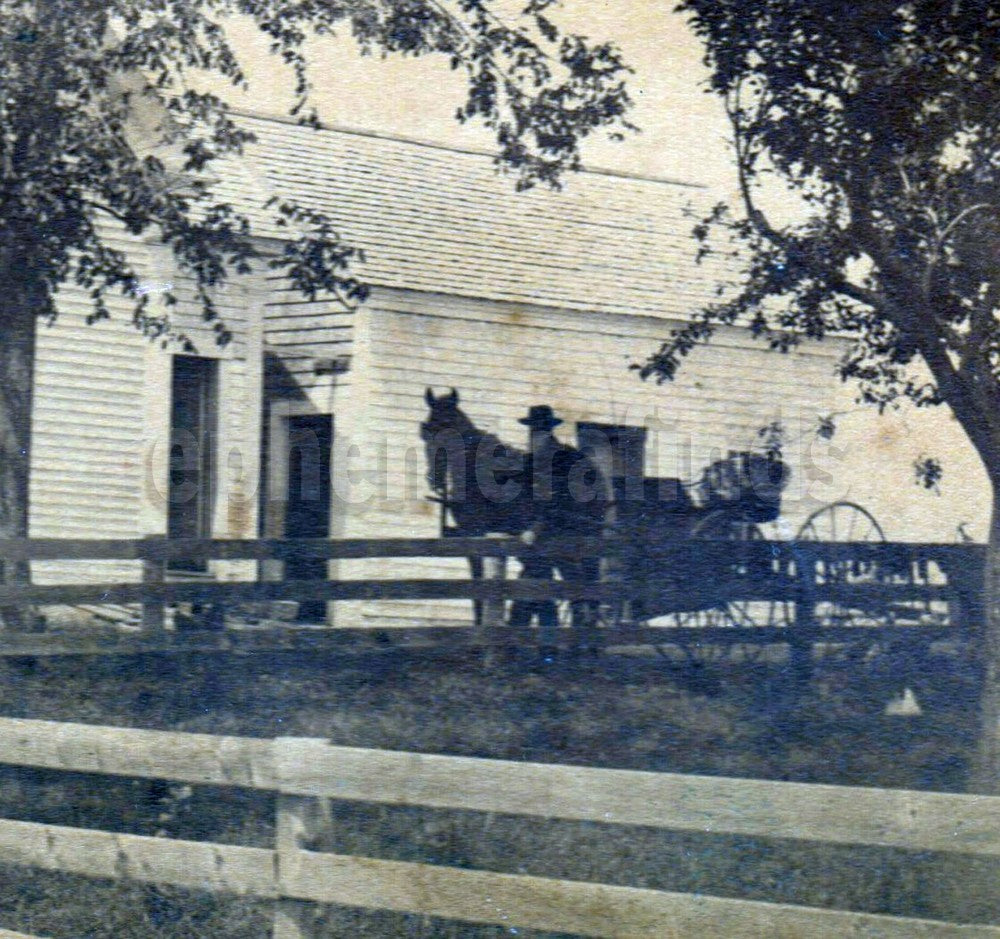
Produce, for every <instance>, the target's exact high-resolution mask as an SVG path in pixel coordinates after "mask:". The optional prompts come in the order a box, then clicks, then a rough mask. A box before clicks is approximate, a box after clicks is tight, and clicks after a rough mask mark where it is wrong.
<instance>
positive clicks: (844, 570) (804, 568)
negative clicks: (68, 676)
mask: <svg viewBox="0 0 1000 939" xmlns="http://www.w3.org/2000/svg"><path fill="white" fill-rule="evenodd" d="M529 550H530V549H529V548H527V547H526V545H525V544H524V543H523V542H522V541H520V540H519V539H516V538H508V537H504V538H493V537H487V538H386V539H337V540H331V539H297V540H277V539H253V540H193V539H166V538H163V537H159V536H158V537H149V538H144V539H135V540H96V539H95V540H69V539H30V540H28V539H25V540H0V561H2V562H20V561H106V560H132V561H138V562H141V564H142V578H141V581H140V580H137V581H136V582H133V583H107V584H99V583H98V584H95V583H72V584H24V585H10V584H7V585H0V608H3V607H4V606H10V605H16V604H34V605H39V606H44V605H47V604H54V605H58V604H69V605H80V604H97V605H99V604H135V605H141V607H142V625H143V627H144V629H143V631H142V633H141V634H140V635H138V636H134V637H132V640H131V645H132V646H134V647H135V649H136V650H137V651H142V650H143V649H157V648H161V647H163V644H164V643H165V642H167V643H168V645H171V644H178V643H175V642H174V640H172V639H169V637H168V636H166V634H165V632H164V609H165V606H166V605H167V604H176V603H184V602H189V603H200V604H209V605H211V606H213V607H214V609H215V610H216V613H218V612H219V611H220V610H222V609H224V608H225V606H226V605H227V604H229V605H232V604H241V603H261V602H267V601H272V600H282V599H288V600H295V601H298V602H303V601H338V600H362V601H380V600H408V601H415V602H419V601H430V600H461V599H465V600H473V601H479V602H481V603H482V609H483V616H482V621H481V623H480V626H479V628H478V630H472V631H470V630H465V631H461V630H456V629H455V628H454V627H443V628H439V629H435V628H433V627H428V628H422V629H414V630H410V631H409V632H410V634H411V635H412V634H414V633H419V634H420V638H421V641H427V642H433V641H435V640H442V639H445V638H447V639H448V640H449V641H456V639H457V640H458V641H468V642H470V643H473V644H485V645H489V644H493V643H495V644H511V643H513V644H518V643H521V642H524V641H525V640H526V639H527V640H529V641H530V638H529V637H528V636H526V635H525V634H523V633H522V634H519V635H518V634H514V633H512V632H511V631H510V630H508V629H507V628H506V627H505V624H504V610H505V602H506V601H509V600H574V599H575V600H590V601H594V602H596V603H620V602H621V601H623V600H627V601H629V602H637V603H642V602H643V601H644V600H645V599H649V600H651V601H652V603H653V605H654V606H655V605H656V604H659V605H660V606H661V607H662V606H663V604H664V594H665V591H666V592H667V593H670V591H672V592H673V593H672V594H671V596H670V598H669V599H668V600H667V601H666V602H667V605H670V604H671V603H672V604H674V605H675V606H676V608H677V609H681V610H683V609H694V610H697V609H704V608H706V607H708V608H710V607H712V605H713V604H714V603H716V601H717V600H718V598H719V597H723V598H724V599H725V601H726V602H741V603H743V602H745V603H770V604H772V605H773V604H783V605H784V606H785V607H786V608H787V609H788V610H791V611H792V613H791V620H790V622H789V623H788V624H781V625H775V624H773V623H763V624H762V623H755V624H752V625H748V626H747V627H746V628H734V627H733V624H728V625H726V626H713V625H711V624H709V625H707V626H706V625H705V624H700V625H699V629H698V632H697V636H698V641H699V642H703V643H711V642H721V643H732V642H747V641H750V642H756V643H767V642H772V643H781V642H786V643H789V644H790V645H791V646H792V647H793V648H795V649H796V650H798V654H799V656H800V657H808V654H809V650H810V649H811V648H812V645H813V643H815V642H838V641H843V640H850V639H852V638H857V637H858V636H859V635H861V633H860V632H859V627H858V626H857V625H856V624H851V623H846V622H838V621H836V619H835V618H834V620H833V621H827V622H825V623H821V622H818V621H817V619H816V617H815V616H814V613H815V611H816V610H817V608H819V607H822V606H823V605H824V604H825V605H826V606H827V607H836V606H838V605H840V606H843V607H854V608H861V609H867V610H872V609H875V610H879V611H882V612H885V611H889V610H891V609H893V608H895V609H897V610H902V611H903V613H904V615H903V616H902V618H896V617H894V616H892V615H886V616H882V617H881V622H880V624H879V630H878V632H879V635H880V636H881V637H883V638H886V639H890V638H893V637H896V638H905V639H908V640H909V639H916V640H918V641H919V642H924V643H927V642H931V641H934V640H938V639H948V638H954V637H955V636H956V635H962V636H965V637H970V636H971V637H975V634H976V632H977V629H978V627H979V624H980V622H981V616H980V613H979V610H980V607H979V589H980V586H979V585H980V584H981V583H982V570H983V562H984V552H983V547H982V546H981V545H960V544H914V543H823V542H780V541H756V542H734V541H708V540H704V541H701V540H690V539H689V540H685V541H678V542H675V543H673V542H657V543H655V544H641V545H636V544H629V543H626V542H624V541H622V540H618V539H614V538H600V539H574V540H565V541H560V542H556V543H553V544H551V545H549V546H547V548H546V555H548V556H550V557H553V558H567V557H572V558H582V557H591V558H604V559H607V560H608V561H610V562H611V563H610V564H606V565H605V567H606V570H610V571H611V572H612V573H611V574H610V575H609V576H606V577H604V578H602V580H601V582H598V583H572V582H565V581H559V580H526V579H514V578H511V577H510V576H509V574H508V571H509V568H508V565H507V561H508V559H510V558H512V557H519V556H524V555H525V553H526V552H527V551H529ZM303 558H311V559H320V560H323V559H325V560H349V559H371V558H398V559H408V558H453V559H454V558H479V559H480V560H481V561H482V564H483V571H484V577H483V578H481V579H468V578H466V579H462V578H448V579H413V578H399V577H395V578H387V579H327V580H266V579H258V580H255V581H213V580H205V579H200V580H178V579H172V578H171V574H170V568H171V562H175V561H176V560H178V559H185V560H197V561H236V560H243V561H246V560H250V561H268V562H288V561H291V560H293V559H303ZM272 566H273V565H272ZM615 571H617V572H618V573H614V572H615ZM622 572H624V573H622ZM935 605H937V606H938V608H942V607H943V608H947V609H948V610H949V611H950V613H949V614H948V616H947V617H946V618H945V619H942V618H941V617H936V618H935V617H927V618H925V619H921V618H920V617H919V616H915V615H913V614H914V611H919V610H920V609H921V608H922V609H926V610H930V609H931V608H932V607H934V606H935ZM217 622H218V623H221V617H219V618H218V621H217ZM788 625H791V626H793V627H794V628H793V629H791V630H789V629H788V628H787V626H788ZM956 626H959V627H960V629H959V630H958V631H956V628H955V627H956ZM329 632H330V633H336V637H331V639H332V640H333V641H335V642H336V641H341V642H342V641H343V640H344V639H345V633H354V634H355V635H357V634H358V633H359V632H366V633H367V634H369V635H370V634H371V633H372V630H371V629H367V630H331V631H329ZM462 632H464V634H465V636H464V639H462V638H461V637H460V635H457V634H460V633H462ZM684 632H686V630H683V629H675V630H672V631H671V630H668V629H664V628H661V627H654V628H648V627H642V626H630V625H629V624H627V623H623V624H621V625H620V626H616V627H615V628H613V629H602V630H599V631H598V635H596V636H590V637H589V639H590V640H591V641H595V640H596V644H608V643H615V644H622V643H631V642H639V643H641V642H654V643H656V642H661V643H662V642H670V641H673V638H677V637H680V636H681V635H682V634H683V633H684ZM292 633H293V631H292V630H286V631H285V636H284V638H281V637H277V638H276V637H274V636H272V637H271V638H272V640H274V641H275V642H277V643H278V644H280V643H281V642H286V641H287V640H288V637H289V635H292ZM315 633H316V631H315V630H313V631H312V639H313V641H315V638H316V636H315ZM671 633H672V636H673V638H671ZM338 637H339V638H338ZM567 638H568V639H571V637H567ZM168 640H169V642H168ZM232 641H233V639H232V637H229V638H221V637H219V636H216V637H214V638H213V637H211V636H208V635H206V634H204V633H202V634H200V635H194V634H191V633H189V634H188V636H187V639H186V642H185V643H184V644H185V645H192V644H196V643H198V642H201V643H202V644H205V643H208V644H209V645H212V644H214V645H216V646H221V647H223V648H228V647H231V643H232ZM245 641H247V642H258V643H264V644H265V645H266V643H267V641H268V640H267V637H261V636H260V635H258V636H256V637H255V638H254V639H252V640H251V639H246V640H245ZM60 643H61V640H56V639H52V638H50V637H45V636H31V635H27V636H15V635H11V634H7V635H5V636H3V639H2V641H0V654H45V652H46V651H74V650H73V649H71V648H64V645H63V644H60ZM77 643H78V649H77V650H76V651H85V652H100V651H102V649H104V648H105V647H106V645H107V644H106V643H104V644H102V643H101V642H100V641H90V642H88V641H87V640H85V639H78V640H77ZM119 645H121V644H119Z"/></svg>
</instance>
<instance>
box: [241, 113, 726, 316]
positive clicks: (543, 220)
mask: <svg viewBox="0 0 1000 939" xmlns="http://www.w3.org/2000/svg"><path fill="white" fill-rule="evenodd" d="M240 121H241V123H242V124H243V125H244V126H245V127H246V128H247V129H248V130H251V131H253V133H254V134H255V135H256V137H257V142H256V143H254V144H251V145H250V146H248V148H247V157H248V165H247V166H245V167H244V169H245V170H248V171H249V172H250V173H251V174H252V175H254V176H256V177H257V180H258V184H259V186H261V187H262V188H263V189H265V190H268V191H269V192H270V193H272V194H278V195H281V196H285V197H289V198H293V199H295V200H296V201H298V202H300V203H301V204H303V205H306V206H310V207H313V208H316V209H320V210H322V211H323V212H325V213H327V214H328V215H329V216H331V217H332V218H333V219H334V220H335V222H336V224H337V226H338V228H339V230H340V232H341V234H342V236H343V237H344V238H345V239H346V240H348V241H349V242H351V243H352V244H356V245H358V246H360V247H362V248H363V249H364V251H365V254H366V257H367V261H366V263H365V264H364V265H363V266H359V268H358V273H359V275H360V276H361V277H362V278H364V279H365V280H367V281H368V282H369V283H371V284H374V285H380V286H389V287H399V288H409V289H414V290H423V291H431V292H437V293H445V294H454V295H461V296H472V297H483V298H489V299H495V300H507V301H514V302H522V303H523V302H528V303H536V304H543V305H548V306H557V307H563V308H567V309H577V310H603V311H608V312H622V313H635V314H645V315H659V316H669V317H675V316H680V317H684V316H686V315H690V314H691V313H692V312H693V311H694V310H695V309H697V308H698V307H699V306H701V305H702V304H704V303H705V302H707V301H708V300H710V298H711V296H712V295H713V293H714V289H715V287H716V285H717V283H718V278H719V276H720V274H722V273H723V272H722V271H721V270H720V268H719V266H718V264H710V265H704V264H703V265H700V266H699V265H696V264H695V250H696V245H695V242H694V240H693V239H692V237H691V228H692V225H693V217H692V216H691V215H690V214H687V210H691V209H693V211H694V212H695V213H696V214H697V215H701V214H703V211H704V208H705V203H706V194H705V192H704V190H701V189H700V188H698V187H693V186H690V185H687V184H682V183H676V182H670V181H665V180H655V179H648V178H638V177H632V176H625V175H618V174H612V173H600V172H583V173H577V174H572V176H571V177H570V178H568V179H567V180H566V184H565V186H564V188H563V189H562V190H561V191H552V190H549V189H544V188H535V189H532V190H529V191H528V192H521V193H519V192H516V191H515V187H514V181H513V179H512V178H510V177H509V176H503V175H500V174H498V173H497V171H496V168H495V166H494V163H493V160H492V158H491V157H490V156H489V155H487V154H483V153H473V152H466V151H461V150H454V149H449V148H445V147H441V146H436V145H428V144H421V143H416V142H413V141H407V140H400V139H395V138H387V137H381V136H376V135H371V134H365V133H358V132H352V131H344V130H335V129H322V130H315V129H313V128H308V127H304V126H300V125H298V124H295V123H291V122H287V121H282V120H276V119H269V118H260V117H252V116H241V117H240ZM229 183H230V185H239V184H238V183H236V181H235V180H233V179H232V178H231V179H230V180H229ZM223 188H224V189H225V188H228V187H227V186H226V184H223ZM239 188H243V187H242V186H239ZM258 219H259V224H260V225H261V226H262V227H261V228H258V230H259V231H261V230H262V231H263V232H265V233H267V234H271V235H274V236H281V235H282V233H283V230H282V229H273V228H270V227H269V226H268V225H267V223H265V218H264V216H263V215H261V216H258Z"/></svg>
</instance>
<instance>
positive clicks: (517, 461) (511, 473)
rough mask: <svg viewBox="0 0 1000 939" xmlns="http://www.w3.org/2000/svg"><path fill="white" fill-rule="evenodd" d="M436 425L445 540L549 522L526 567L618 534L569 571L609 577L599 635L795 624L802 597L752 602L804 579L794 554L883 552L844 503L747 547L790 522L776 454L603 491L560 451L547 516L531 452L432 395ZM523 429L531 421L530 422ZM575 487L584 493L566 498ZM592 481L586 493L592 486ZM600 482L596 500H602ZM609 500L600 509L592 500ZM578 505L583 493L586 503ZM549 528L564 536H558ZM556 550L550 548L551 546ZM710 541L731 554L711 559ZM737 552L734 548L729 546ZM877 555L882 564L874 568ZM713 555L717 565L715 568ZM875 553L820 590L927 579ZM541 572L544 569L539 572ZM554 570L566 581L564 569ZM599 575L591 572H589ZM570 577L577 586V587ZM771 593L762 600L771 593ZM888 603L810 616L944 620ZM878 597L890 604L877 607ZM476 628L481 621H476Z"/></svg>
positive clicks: (933, 610)
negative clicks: (565, 468)
mask: <svg viewBox="0 0 1000 939" xmlns="http://www.w3.org/2000/svg"><path fill="white" fill-rule="evenodd" d="M426 400H427V405H428V407H429V414H428V416H427V419H426V420H425V421H424V423H423V424H422V425H421V434H422V436H423V439H424V442H425V444H426V448H427V460H428V482H429V484H430V487H431V489H432V490H433V492H434V496H432V498H433V499H434V500H435V501H437V502H439V503H440V505H441V519H442V533H443V534H445V535H459V536H465V537H474V536H481V535H487V534H491V533H502V534H508V535H518V536H525V535H526V533H528V534H529V536H530V533H531V532H532V531H533V530H534V528H535V527H536V526H537V520H538V518H539V516H540V514H541V515H542V516H544V517H545V518H547V519H548V522H549V524H548V530H547V536H546V538H545V539H541V538H540V539H538V540H537V541H535V542H533V543H531V544H530V545H529V544H528V543H526V545H525V550H524V552H523V554H522V552H518V556H519V558H520V559H521V560H522V563H525V564H527V565H529V567H527V568H526V569H528V570H530V569H531V568H530V565H531V563H532V559H533V558H537V557H539V556H544V554H545V551H546V543H545V542H546V541H547V540H549V539H550V538H551V536H553V535H554V536H556V537H558V536H559V535H562V534H565V535H570V536H572V535H580V534H584V535H586V534H593V535H603V536H609V535H610V536H612V537H611V538H609V539H608V542H609V544H611V543H614V544H615V545H616V546H617V547H616V549H615V550H610V551H608V552H606V553H605V554H604V558H603V560H602V562H601V563H600V564H599V565H597V564H595V565H593V566H592V567H591V568H589V569H588V568H586V567H584V568H582V569H581V568H575V569H574V568H568V567H567V568H566V569H567V570H571V571H574V575H573V576H574V579H578V580H584V581H586V580H596V579H600V580H602V581H605V582H611V583H612V584H619V585H620V590H616V589H615V587H612V588H611V590H610V593H611V594H612V595H613V598H612V599H611V600H610V601H602V602H601V604H600V605H599V607H598V605H596V604H590V605H588V607H587V609H588V610H590V611H591V613H592V614H593V617H594V618H595V619H596V620H598V621H599V623H600V625H603V626H613V625H618V624H621V623H632V624H652V625H663V626H698V627H704V626H719V627H726V626H729V627H740V626H743V627H753V626H788V625H792V623H793V621H794V619H795V615H796V613H795V602H794V598H790V597H789V596H787V595H785V596H782V595H781V594H780V591H778V592H777V593H776V594H775V595H774V596H772V597H768V598H766V599H760V598H757V599H752V600H747V599H743V597H745V596H746V595H747V594H748V593H752V591H748V590H747V589H746V587H747V585H748V584H750V583H759V582H760V581H761V580H762V579H767V578H771V580H772V581H775V582H777V581H779V580H780V579H781V577H782V576H783V575H787V574H789V573H790V572H791V571H792V569H793V567H794V563H795V562H794V560H792V561H789V559H790V558H794V555H795V553H796V552H795V546H796V545H797V544H801V543H802V542H809V541H813V542H815V541H822V542H851V543H852V544H857V543H863V542H881V541H884V540H885V539H884V535H883V533H882V529H881V527H880V526H879V524H878V522H876V520H875V519H874V518H873V517H872V516H871V515H870V514H869V513H868V512H867V511H866V510H865V509H863V508H861V507H860V506H858V505H855V504H853V503H847V502H836V503H832V504H830V505H827V506H824V507H822V508H820V509H818V510H816V511H815V512H813V513H812V515H810V516H809V518H808V519H807V520H806V521H805V523H804V524H803V525H802V526H801V528H800V529H799V531H798V533H797V534H796V536H795V537H794V538H793V539H791V540H787V539H785V540H783V541H782V543H781V546H780V549H779V546H778V545H775V546H774V547H775V550H774V551H768V550H764V551H762V550H760V546H759V545H758V547H756V548H753V547H750V548H748V549H747V550H740V548H739V546H738V545H740V544H742V545H747V546H750V545H753V544H754V543H759V542H762V541H766V540H767V536H766V531H767V529H768V526H769V525H770V524H771V523H774V522H775V521H776V520H777V519H778V518H779V514H780V511H781V494H782V491H783V489H784V488H785V486H786V484H787V482H788V479H789V468H788V467H787V465H786V464H785V463H784V462H783V461H782V460H781V459H780V458H778V457H777V456H776V455H774V454H771V455H768V454H763V453H754V452H747V451H742V452H731V453H729V455H728V456H726V457H725V458H723V459H720V460H716V461H715V462H713V463H712V464H711V465H709V466H708V467H706V468H705V469H704V471H703V472H702V473H701V475H700V477H699V478H698V479H697V480H696V481H695V482H693V483H684V482H682V481H681V480H678V479H673V478H648V477H646V478H643V477H639V478H629V477H628V476H627V475H623V476H622V477H620V478H611V479H610V480H607V479H603V477H602V474H601V471H600V469H599V467H598V459H597V458H595V456H593V455H591V454H584V453H582V452H580V451H577V450H573V449H572V448H568V447H566V446H565V445H562V444H558V446H559V447H560V449H561V450H562V451H570V452H572V454H573V455H574V459H573V460H572V461H571V462H572V463H573V471H572V473H571V474H570V475H569V476H568V477H561V478H554V479H553V480H552V482H551V486H550V492H549V494H548V495H549V500H550V504H549V506H548V507H547V508H540V505H539V502H538V500H537V489H536V488H535V487H534V486H533V485H532V480H531V479H530V478H529V477H530V476H531V472H532V469H531V466H532V462H531V454H530V453H528V452H526V451H522V450H519V449H517V448H514V447H511V446H509V445H507V444H505V443H503V442H502V441H500V440H499V439H498V438H497V437H495V436H494V435H492V434H490V433H487V432H485V431H483V430H481V429H480V428H478V427H476V425H475V424H474V423H473V422H472V421H471V420H470V419H469V417H468V416H467V415H466V414H465V413H464V412H463V410H462V409H461V408H460V407H459V399H458V393H457V392H456V391H455V390H454V389H453V390H452V391H451V392H449V393H446V394H443V395H440V396H435V395H434V394H433V393H432V391H431V390H430V389H428V390H427V395H426ZM522 423H527V421H523V422H522ZM574 476H575V479H576V482H577V484H578V488H580V490H581V491H580V492H577V493H576V494H574V493H571V492H569V491H568V490H569V489H570V488H572V485H573V477H574ZM588 481H589V488H588V484H587V483H588ZM595 482H596V488H595ZM598 490H600V497H595V493H596V492H598ZM581 493H582V494H581ZM553 518H556V519H559V518H562V519H563V521H564V524H562V525H558V524H557V525H552V523H551V520H552V519H553ZM525 540H526V541H530V537H529V538H526V539H525ZM552 540H554V539H552ZM707 542H711V543H712V544H714V545H718V544H719V543H720V542H723V543H725V542H728V543H729V547H728V548H727V547H726V546H725V545H723V546H722V547H721V549H719V550H717V551H716V554H715V555H713V554H712V550H711V547H710V546H709V545H708V544H706V543H707ZM733 543H736V544H733ZM874 556H875V555H874V554H873V555H872V557H874ZM713 557H717V562H718V563H717V564H716V565H715V566H713V560H712V559H713ZM866 558H867V555H866V554H865V552H863V551H862V552H860V554H858V556H856V557H852V558H847V559H845V560H843V561H838V562H836V563H825V565H824V566H823V567H822V570H819V571H818V574H817V576H818V579H819V580H820V581H822V582H825V583H834V582H836V583H840V584H844V585H849V584H858V583H861V582H872V581H879V582H881V583H882V584H883V585H885V584H887V583H893V584H896V585H903V586H905V585H906V584H910V585H912V584H913V582H914V580H915V579H919V578H920V577H921V576H922V577H923V578H924V579H925V581H927V582H930V580H932V579H933V575H931V574H928V572H927V570H926V565H925V568H924V569H923V573H922V574H921V572H920V570H919V569H918V568H917V567H914V566H912V565H910V564H909V562H908V561H907V562H905V563H887V562H886V561H885V560H882V561H881V562H879V563H878V564H876V563H875V562H873V561H871V560H870V559H866ZM470 565H471V567H472V575H473V577H474V578H475V577H479V576H481V575H482V568H481V559H478V558H470ZM536 569H537V568H536ZM551 569H554V570H555V571H557V572H558V571H559V570H560V565H559V564H558V562H557V561H554V562H553V564H552V567H551ZM588 570H589V573H588ZM567 579H569V578H567ZM764 593H765V594H766V591H764ZM898 594H899V595H900V596H902V597H903V599H902V600H900V601H899V602H897V601H896V600H894V599H893V596H892V591H885V598H884V599H871V596H872V594H871V593H869V594H867V595H866V596H868V597H869V599H866V600H865V601H864V602H863V603H854V602H852V601H851V600H850V599H848V600H845V599H839V600H837V601H836V602H832V601H831V602H825V603H824V602H817V603H815V604H810V617H811V618H813V619H814V621H818V622H819V623H820V624H821V625H828V626H829V625H832V626H836V625H852V626H854V625H861V626H865V625H892V624H899V623H924V622H929V621H931V620H935V619H936V620H943V619H946V618H947V615H948V612H947V609H946V608H945V607H942V606H941V604H937V605H934V604H932V603H931V602H929V601H928V602H926V603H917V602H914V601H913V599H912V594H913V591H910V594H907V593H906V591H905V590H902V591H898ZM880 596H881V595H880ZM580 609H581V607H580V605H579V604H576V605H572V604H569V603H563V604H560V605H559V619H560V622H561V624H562V625H570V624H571V621H572V618H573V613H574V610H575V612H576V613H577V614H579V611H580ZM477 616H478V611H477Z"/></svg>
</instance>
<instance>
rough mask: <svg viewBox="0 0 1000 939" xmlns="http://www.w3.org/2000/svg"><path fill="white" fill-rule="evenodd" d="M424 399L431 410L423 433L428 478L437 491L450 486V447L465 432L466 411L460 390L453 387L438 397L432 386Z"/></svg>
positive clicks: (421, 433)
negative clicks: (461, 408)
mask: <svg viewBox="0 0 1000 939" xmlns="http://www.w3.org/2000/svg"><path fill="white" fill-rule="evenodd" d="M424 400H425V401H426V402H427V407H428V408H429V409H430V413H429V414H428V415H427V419H426V420H425V421H424V422H423V423H421V425H420V436H421V437H422V438H423V441H424V446H425V447H426V448H427V482H428V484H429V485H430V487H431V489H433V490H434V492H437V493H444V491H445V489H446V487H447V474H448V451H449V449H450V446H451V444H452V443H453V442H454V441H455V440H456V439H458V435H460V434H461V433H462V430H463V429H464V428H463V424H464V420H465V415H463V414H462V412H461V411H460V410H459V409H458V392H457V391H456V390H455V389H454V388H452V389H451V391H449V392H448V393H447V394H443V395H441V396H440V397H437V398H435V397H434V392H433V391H432V390H431V389H430V388H428V389H427V391H426V392H425V393H424Z"/></svg>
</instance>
